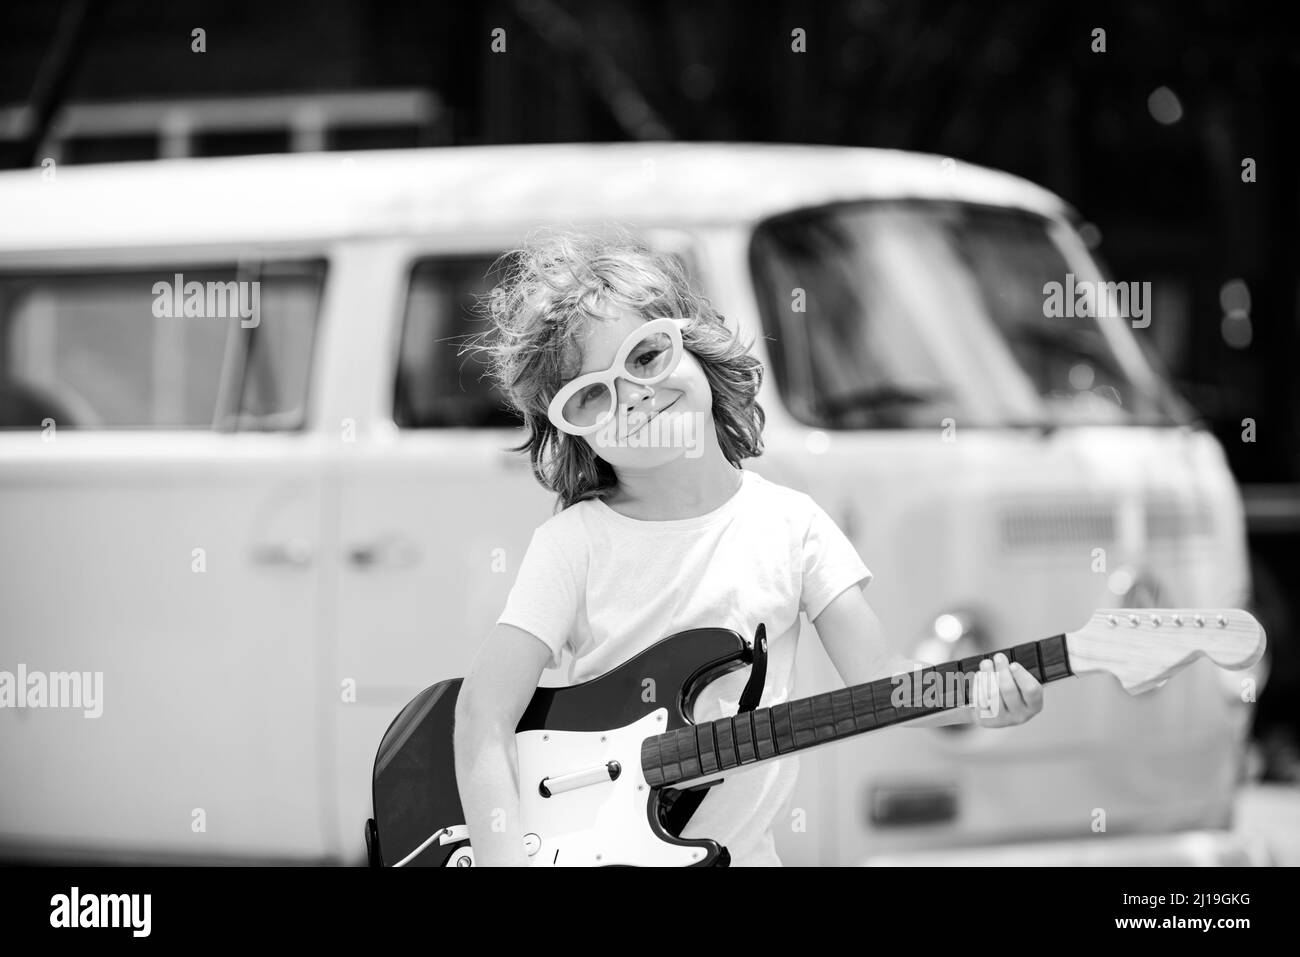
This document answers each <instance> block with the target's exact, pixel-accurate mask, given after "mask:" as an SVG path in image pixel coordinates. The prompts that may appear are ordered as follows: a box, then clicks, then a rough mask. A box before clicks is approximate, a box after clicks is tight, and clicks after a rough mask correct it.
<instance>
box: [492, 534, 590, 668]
mask: <svg viewBox="0 0 1300 957" xmlns="http://www.w3.org/2000/svg"><path fill="white" fill-rule="evenodd" d="M577 612H578V582H577V578H576V575H575V574H574V563H573V561H572V558H571V556H570V554H569V550H568V549H566V548H565V547H564V543H563V542H562V541H560V540H559V539H558V538H557V537H556V535H555V533H554V530H553V527H552V526H550V525H542V526H540V527H538V528H537V529H536V530H535V531H534V532H533V537H532V540H531V541H530V542H529V543H528V550H527V551H526V552H524V558H523V561H521V562H520V563H519V573H518V574H517V575H516V576H515V583H514V586H513V587H512V588H511V589H510V594H509V596H508V597H507V598H506V606H505V609H504V610H503V611H502V612H501V616H500V617H499V618H497V624H498V625H501V624H505V625H514V626H515V627H516V628H522V629H523V630H524V631H526V632H528V633H529V634H531V635H533V636H534V637H536V638H537V639H538V640H539V641H541V642H542V644H544V645H546V647H547V648H549V649H550V650H551V661H550V664H549V665H548V666H547V667H549V668H558V667H559V666H560V652H561V650H563V648H564V643H565V642H566V641H567V640H568V638H569V634H570V632H571V631H572V630H573V624H574V620H575V618H576V617H577Z"/></svg>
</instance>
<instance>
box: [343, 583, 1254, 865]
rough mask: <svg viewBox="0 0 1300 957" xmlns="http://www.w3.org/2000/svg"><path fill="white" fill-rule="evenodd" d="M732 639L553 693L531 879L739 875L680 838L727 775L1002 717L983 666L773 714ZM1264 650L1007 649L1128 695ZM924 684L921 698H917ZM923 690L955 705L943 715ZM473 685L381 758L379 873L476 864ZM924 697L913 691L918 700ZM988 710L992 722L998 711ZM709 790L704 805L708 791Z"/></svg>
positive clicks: (442, 699)
mask: <svg viewBox="0 0 1300 957" xmlns="http://www.w3.org/2000/svg"><path fill="white" fill-rule="evenodd" d="M765 635H766V632H765V629H764V626H763V625H759V627H758V631H757V632H756V634H755V639H754V642H753V643H752V644H749V643H747V642H746V641H745V640H744V639H743V638H741V636H740V635H738V634H737V633H736V632H734V631H730V630H728V629H724V628H696V629H692V630H690V631H683V632H680V633H678V634H676V635H672V636H671V637H668V638H665V639H664V640H663V641H661V642H659V643H658V644H656V645H653V646H652V647H650V648H648V649H647V650H646V651H644V652H642V653H641V654H639V655H637V656H636V657H635V658H633V659H632V660H630V661H628V662H627V663H625V664H623V665H621V666H619V667H618V668H616V669H614V670H613V671H611V672H609V673H608V674H605V675H602V676H600V677H599V678H594V679H592V680H591V681H588V682H585V683H583V684H580V685H573V686H571V687H568V688H539V689H538V690H537V692H536V694H534V695H533V697H532V699H531V700H530V702H529V704H528V707H527V709H525V711H524V714H523V717H522V718H521V719H520V721H519V725H518V727H517V728H516V729H515V742H516V745H517V750H518V758H519V781H520V796H519V806H520V813H521V817H522V823H523V832H524V833H523V836H524V844H525V847H526V849H527V851H528V854H529V857H530V860H531V863H532V864H533V865H534V866H547V867H549V866H579V867H592V866H597V867H599V866H619V865H653V866H670V867H681V866H696V867H707V866H717V865H727V864H729V863H730V861H731V858H730V854H729V853H728V852H727V849H726V848H724V847H721V846H720V845H719V844H718V843H717V842H716V841H712V840H706V839H700V840H684V839H682V838H681V837H680V834H681V832H682V830H683V829H684V828H685V825H686V822H687V821H689V819H690V815H691V814H692V813H693V812H694V810H695V808H696V806H697V803H698V800H697V799H699V798H701V797H702V794H703V790H707V789H708V788H709V787H712V786H713V785H715V784H718V783H720V782H722V781H724V780H725V778H726V775H727V773H728V772H730V771H732V770H733V769H737V768H745V767H751V766H753V765H756V764H759V763H761V762H763V761H771V760H778V759H780V758H783V757H785V756H786V755H789V754H793V753H796V752H798V751H801V750H805V749H809V748H814V747H821V746H823V745H826V744H831V743H833V742H835V741H839V740H843V739H845V738H848V737H852V736H854V735H858V734H865V733H867V732H872V731H877V730H880V729H883V728H887V727H891V726H895V725H898V724H902V723H905V722H907V721H911V720H914V719H916V718H922V717H925V716H926V715H928V714H929V713H930V712H931V711H932V710H934V709H935V708H937V709H939V710H946V709H949V708H972V709H973V708H976V707H978V708H979V709H980V711H979V714H980V715H984V714H991V715H996V713H997V711H996V708H992V706H993V705H996V704H998V702H1000V701H1001V697H1000V694H999V693H998V692H997V690H996V687H994V688H992V689H990V688H989V687H988V685H989V681H990V679H991V673H988V674H984V675H983V679H984V681H983V684H984V688H985V690H984V691H983V692H968V691H966V690H964V689H966V688H967V687H968V686H972V685H973V686H975V687H978V684H977V683H976V681H975V679H979V678H980V677H981V671H980V668H981V663H982V662H983V660H984V659H986V658H988V657H991V654H984V655H972V656H969V657H967V658H962V659H960V660H955V661H949V662H944V663H942V664H937V665H931V666H927V667H924V668H920V667H918V668H917V669H916V670H914V671H913V672H912V677H911V678H909V676H908V675H907V674H897V675H890V676H885V677H882V678H878V679H876V680H874V681H868V682H864V683H862V684H855V685H853V686H851V687H846V688H838V689H835V690H833V691H826V692H823V693H821V694H818V695H813V696H812V697H808V698H799V699H797V700H794V701H783V702H781V703H779V704H775V705H772V706H770V707H759V706H758V702H759V697H760V695H761V693H762V688H763V682H764V680H765V674H766V662H767V639H766V637H765ZM1265 643H1266V639H1265V635H1264V631H1263V629H1262V628H1260V626H1259V622H1258V621H1256V620H1255V619H1254V617H1252V616H1251V615H1250V614H1249V613H1248V612H1245V611H1243V610H1241V609H1238V608H1147V609H1118V608H1116V609H1102V610H1098V611H1097V612H1095V613H1094V614H1093V616H1092V618H1091V620H1090V621H1089V622H1088V623H1087V624H1086V625H1085V626H1084V627H1083V628H1081V629H1079V630H1078V631H1073V632H1069V633H1062V634H1059V635H1053V636H1051V637H1050V638H1044V639H1042V640H1041V641H1031V642H1026V643H1024V644H1020V645H1015V646H1014V647H1011V648H1005V649H1003V650H1002V653H1003V654H1005V655H1006V658H1007V660H1008V661H1010V662H1014V663H1015V664H1016V665H1018V666H1020V667H1021V668H1023V669H1024V671H1025V672H1026V673H1027V674H1029V675H1030V676H1031V677H1032V678H1034V679H1035V680H1036V681H1038V682H1039V683H1047V682H1051V681H1059V680H1062V679H1065V678H1072V677H1075V676H1077V675H1087V674H1089V673H1105V674H1108V675H1110V676H1111V677H1112V678H1115V679H1117V680H1118V681H1119V683H1120V686H1121V687H1123V688H1124V689H1125V690H1126V691H1128V692H1129V693H1131V694H1142V693H1144V692H1147V691H1149V690H1151V689H1153V688H1158V687H1160V686H1162V685H1163V684H1164V683H1165V682H1166V681H1167V680H1168V679H1169V677H1170V675H1172V674H1173V673H1174V672H1176V671H1178V670H1180V669H1182V668H1184V667H1186V666H1187V665H1188V664H1190V663H1191V662H1193V661H1195V660H1196V659H1197V658H1200V657H1202V656H1204V657H1208V658H1209V659H1210V660H1211V661H1213V662H1214V663H1215V664H1216V665H1218V666H1219V667H1221V668H1227V669H1231V670H1241V669H1244V668H1249V667H1251V666H1252V665H1254V664H1255V663H1256V662H1258V661H1259V660H1260V658H1261V656H1262V655H1263V653H1264V647H1265ZM746 666H750V676H749V680H748V683H747V684H746V686H745V690H744V692H743V693H742V694H741V698H740V702H739V710H738V712H737V714H736V715H725V716H722V717H719V718H716V719H713V720H712V721H706V722H703V723H702V724H700V725H696V724H695V723H694V722H693V721H692V720H691V715H692V714H693V713H694V710H695V701H696V699H697V697H698V696H699V694H700V692H701V691H703V690H704V688H705V687H706V686H707V685H708V684H710V683H711V682H713V681H715V680H717V679H718V678H720V677H722V676H723V675H724V674H726V673H727V672H730V671H734V670H735V669H737V668H744V667H746ZM909 682H910V683H909ZM923 686H928V687H930V688H932V689H934V688H942V689H945V690H944V691H943V692H942V694H941V695H940V696H939V700H937V701H931V700H929V699H930V691H926V692H924V693H923V692H921V691H919V690H915V689H920V688H922V687H923ZM460 688H461V681H460V679H455V680H452V681H444V682H441V683H440V684H436V685H434V686H433V687H431V688H428V689H426V690H425V691H423V692H421V693H420V694H419V695H417V696H416V697H415V699H414V700H413V701H411V703H410V704H408V705H407V706H406V707H405V708H403V709H402V711H401V713H400V714H398V716H397V717H396V718H395V719H394V720H393V723H392V724H391V725H390V726H389V728H388V731H387V732H386V733H385V734H384V738H383V741H382V742H381V744H380V746H379V753H378V755H377V756H376V758H375V769H374V777H373V786H374V807H375V816H374V818H373V819H371V820H369V821H367V822H366V846H367V848H368V850H369V852H370V862H371V863H372V864H374V865H390V866H395V867H403V866H407V865H419V866H427V867H448V866H452V867H464V866H469V865H472V864H473V862H474V856H473V855H474V852H473V849H472V848H471V847H470V846H469V829H468V827H467V826H466V824H465V814H464V811H463V810H462V809H461V806H460V792H459V787H458V786H457V782H456V762H455V749H454V739H453V733H454V726H455V725H454V722H455V715H456V697H457V695H458V694H459V693H460ZM909 688H911V689H913V690H911V691H909V690H908V689H909ZM986 709H991V710H986ZM702 789H703V790H702Z"/></svg>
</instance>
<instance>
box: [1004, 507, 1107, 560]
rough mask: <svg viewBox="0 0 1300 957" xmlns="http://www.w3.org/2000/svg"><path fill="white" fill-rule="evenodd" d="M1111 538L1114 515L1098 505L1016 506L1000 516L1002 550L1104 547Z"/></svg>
mask: <svg viewBox="0 0 1300 957" xmlns="http://www.w3.org/2000/svg"><path fill="white" fill-rule="evenodd" d="M1114 538H1115V514H1114V512H1113V510H1112V509H1110V508H1107V507H1105V506H1100V505H1074V506H1072V505H1061V504H1052V505H1043V506H1034V507H1026V506H1023V505H1022V506H1017V507H1015V508H1013V509H1007V510H1005V511H1004V512H1003V513H1002V547H1003V548H1005V549H1008V550H1015V549H1021V548H1042V547H1043V546H1050V545H1106V544H1107V543H1109V542H1111V541H1113V540H1114Z"/></svg>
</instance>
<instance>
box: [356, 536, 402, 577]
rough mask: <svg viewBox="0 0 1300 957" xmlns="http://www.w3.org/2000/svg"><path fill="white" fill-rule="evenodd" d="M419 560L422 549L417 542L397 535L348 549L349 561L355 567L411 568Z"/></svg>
mask: <svg viewBox="0 0 1300 957" xmlns="http://www.w3.org/2000/svg"><path fill="white" fill-rule="evenodd" d="M419 561H420V550H419V548H417V547H416V545H415V543H414V542H411V541H408V540H407V539H405V538H397V537H396V536H393V537H389V538H384V539H381V540H379V541H377V542H368V543H364V544H361V545H353V546H352V547H351V548H349V549H348V563H349V564H350V565H352V566H354V567H355V568H361V569H367V568H411V567H412V566H414V565H417V564H419Z"/></svg>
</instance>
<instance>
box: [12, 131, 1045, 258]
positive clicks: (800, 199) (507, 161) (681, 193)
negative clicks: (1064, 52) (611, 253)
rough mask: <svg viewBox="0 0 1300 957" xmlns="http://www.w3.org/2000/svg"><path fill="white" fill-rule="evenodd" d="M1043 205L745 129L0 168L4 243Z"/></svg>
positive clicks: (922, 158)
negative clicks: (737, 137)
mask: <svg viewBox="0 0 1300 957" xmlns="http://www.w3.org/2000/svg"><path fill="white" fill-rule="evenodd" d="M894 198H927V199H934V198H941V199H957V200H963V201H969V202H979V203H988V204H993V205H1003V206H1012V207H1017V208H1022V209H1027V210H1030V211H1034V212H1039V213H1043V214H1045V215H1055V214H1058V213H1060V212H1062V211H1063V210H1064V209H1065V207H1064V204H1063V203H1062V202H1061V200H1060V199H1058V198H1057V197H1056V196H1054V195H1053V194H1052V193H1050V192H1048V191H1047V190H1044V189H1042V188H1040V187H1038V186H1035V185H1034V184H1032V183H1030V182H1028V181H1026V180H1023V179H1020V178H1019V177H1016V176H1012V175H1010V174H1007V173H1001V172H997V171H994V170H990V169H986V168H983V167H978V166H972V165H969V164H965V163H960V162H956V163H951V164H950V163H947V162H945V161H944V158H943V157H940V156H934V155H929V154H923V153H910V152H904V151H900V150H879V149H866V148H860V147H839V146H804V145H784V144H753V143H676V142H674V143H669V142H641V143H566V144H539V145H509V146H459V147H435V148H429V149H408V150H368V151H360V152H348V153H345V152H324V153H288V154H275V155H262V156H243V157H230V158H217V159H181V160H153V161H147V162H134V163H112V164H103V165H85V166H78V165H71V164H70V165H59V166H58V167H57V168H56V169H55V175H54V177H53V178H52V179H51V178H46V177H45V176H43V170H42V169H40V168H33V169H27V170H16V171H10V172H5V173H0V251H4V250H13V251H21V252H28V253H30V252H34V251H40V250H43V249H50V250H54V249H87V248H96V247H99V246H102V245H109V246H113V247H132V246H147V247H152V246H159V245H164V246H169V245H190V244H207V243H226V242H234V243H239V242H248V241H250V240H251V241H257V242H275V241H302V240H307V241H310V240H313V239H325V238H335V237H343V236H379V235H392V234H419V233H431V232H442V231H445V230H448V229H453V230H459V231H462V232H463V231H466V230H470V229H473V230H479V231H484V232H492V233H500V232H516V231H520V230H523V229H526V228H528V227H529V226H533V225H538V224H543V223H564V222H570V223H594V222H604V221H609V220H616V221H622V222H628V223H631V224H634V225H641V226H647V227H649V226H663V225H674V224H682V225H699V224H707V223H745V222H755V221H757V220H759V219H762V218H764V217H766V216H769V215H772V214H775V213H779V212H782V211H786V210H790V209H796V208H800V207H807V206H816V205H821V204H825V203H831V202H837V201H844V200H855V199H894Z"/></svg>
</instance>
